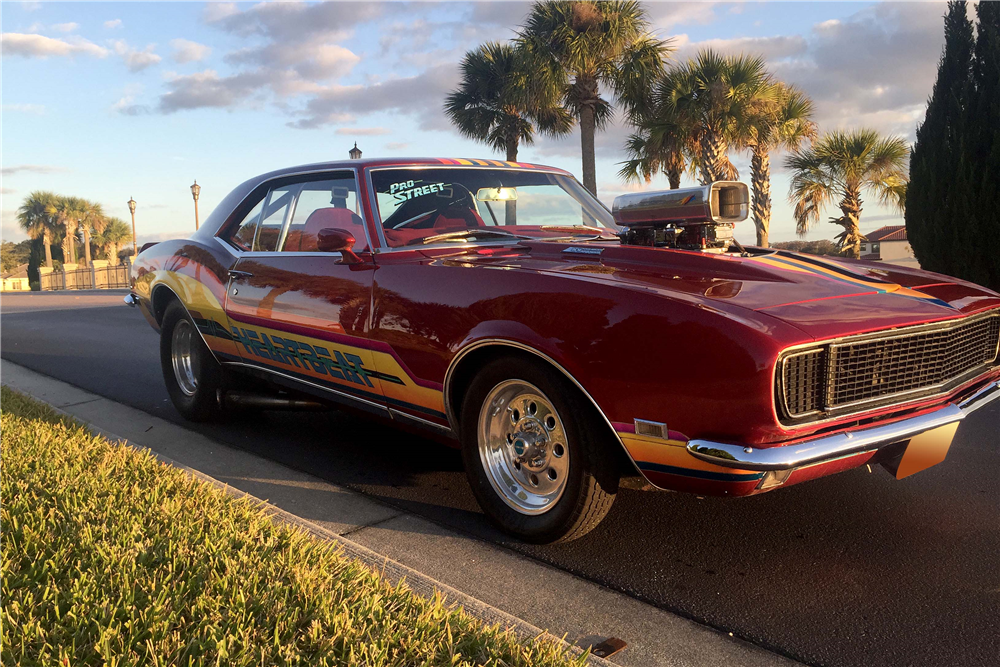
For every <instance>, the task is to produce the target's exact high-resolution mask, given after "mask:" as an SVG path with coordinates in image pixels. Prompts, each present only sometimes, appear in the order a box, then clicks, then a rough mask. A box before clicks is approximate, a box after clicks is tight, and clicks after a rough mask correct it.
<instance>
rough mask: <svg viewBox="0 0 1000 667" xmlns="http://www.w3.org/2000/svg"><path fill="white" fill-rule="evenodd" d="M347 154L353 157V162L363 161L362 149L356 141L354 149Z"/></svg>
mask: <svg viewBox="0 0 1000 667" xmlns="http://www.w3.org/2000/svg"><path fill="white" fill-rule="evenodd" d="M347 154H348V155H350V156H351V159H352V160H360V159H361V149H360V148H358V142H356V141H355V142H354V148H352V149H351V150H349V151H348V152H347Z"/></svg>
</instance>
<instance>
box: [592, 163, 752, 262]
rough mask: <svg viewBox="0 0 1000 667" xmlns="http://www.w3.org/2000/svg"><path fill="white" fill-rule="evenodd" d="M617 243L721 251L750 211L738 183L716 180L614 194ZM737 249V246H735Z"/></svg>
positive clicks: (746, 191) (726, 248)
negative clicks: (736, 226)
mask: <svg viewBox="0 0 1000 667" xmlns="http://www.w3.org/2000/svg"><path fill="white" fill-rule="evenodd" d="M611 212H612V215H614V217H615V222H616V223H617V224H618V225H619V226H620V227H623V228H624V229H623V230H622V232H621V234H620V235H619V238H620V239H621V242H622V245H631V246H644V247H650V248H679V249H681V250H695V251H701V252H709V253H725V252H728V251H729V248H730V246H731V245H735V246H736V247H737V248H740V246H739V244H738V243H737V242H736V240H735V239H734V238H733V229H734V227H735V225H736V223H737V222H742V221H743V220H746V219H747V215H748V214H749V212H750V191H749V189H748V188H747V186H746V185H745V184H744V183H739V182H737V181H716V182H715V183H709V184H708V185H703V186H701V187H697V188H685V189H680V190H660V191H656V192H637V193H634V194H627V195H621V196H620V197H616V198H615V202H614V205H613V207H612V211H611ZM740 249H742V248H740Z"/></svg>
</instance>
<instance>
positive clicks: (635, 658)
mask: <svg viewBox="0 0 1000 667" xmlns="http://www.w3.org/2000/svg"><path fill="white" fill-rule="evenodd" d="M0 381H2V382H3V384H5V385H7V386H8V387H10V388H12V389H15V390H17V391H20V392H22V393H25V394H27V395H29V396H33V397H34V398H37V399H39V400H41V401H44V402H46V403H49V404H50V405H52V406H54V407H56V408H58V409H59V410H61V411H63V412H65V413H67V414H69V415H71V416H73V417H75V418H76V419H78V420H80V421H82V422H85V423H87V424H89V425H90V426H91V427H92V428H93V429H95V430H97V431H100V432H101V433H103V434H104V435H106V436H108V437H110V438H112V439H121V440H127V441H128V442H129V444H131V445H133V446H140V447H145V448H149V449H150V450H152V451H153V452H154V453H155V454H157V455H158V456H159V457H160V458H162V459H164V460H167V461H168V462H170V463H173V464H175V465H179V466H181V467H185V468H188V469H190V470H191V471H192V472H193V474H196V475H198V476H201V477H203V478H205V479H207V480H208V481H213V482H215V481H216V480H217V481H218V482H221V483H224V484H226V485H228V486H229V487H231V488H232V489H236V490H238V491H239V492H243V493H247V494H250V495H252V496H254V497H256V498H258V499H266V501H267V502H268V503H269V504H270V505H271V506H272V507H273V509H272V511H273V513H275V514H276V515H277V516H278V517H279V518H281V519H283V520H288V521H292V522H295V523H297V524H299V525H302V526H303V527H305V528H306V529H308V530H310V531H311V532H313V533H314V534H315V535H317V536H318V537H321V538H324V539H331V540H334V541H337V542H340V543H341V544H343V545H344V547H345V549H346V550H347V552H348V553H349V554H351V555H352V556H354V557H357V558H360V559H362V560H364V561H365V562H367V563H369V564H372V565H374V566H376V567H378V568H379V569H382V570H384V572H385V574H386V576H388V577H390V578H391V579H398V578H405V579H406V580H407V582H408V583H409V584H410V585H411V587H412V588H414V589H415V590H417V591H418V592H420V593H423V594H429V593H430V592H432V591H433V590H435V589H437V590H440V591H441V592H442V593H444V594H445V595H446V596H447V597H448V598H449V599H450V600H452V601H454V602H457V603H459V604H462V605H463V606H464V607H465V608H466V610H467V611H469V612H470V613H472V614H473V615H476V616H479V617H481V618H483V619H484V620H487V621H488V622H491V623H501V624H503V625H506V626H511V627H514V628H515V630H517V631H519V632H521V633H522V634H524V635H537V634H539V633H540V632H541V630H539V629H544V630H547V631H548V632H549V633H551V634H553V635H555V636H557V637H561V636H565V637H566V639H567V641H569V642H570V643H572V644H575V645H577V646H591V645H593V644H598V643H600V642H602V641H604V640H605V639H607V638H609V637H617V638H621V639H622V640H624V641H625V642H627V648H625V650H623V651H621V652H620V653H617V654H615V655H613V656H611V658H610V659H609V661H602V660H595V662H597V663H601V664H607V662H610V663H614V664H617V665H623V666H632V665H656V666H659V665H670V666H673V665H676V666H688V665H690V666H696V665H697V666H715V665H726V666H727V667H740V666H746V667H751V666H764V665H774V666H778V665H780V666H788V665H795V664H798V663H795V662H793V661H791V660H789V659H787V658H784V657H781V656H778V655H776V654H774V653H771V652H768V651H766V650H764V649H761V648H759V647H757V646H754V645H752V644H749V643H746V642H743V641H740V640H738V639H734V638H732V637H730V636H727V635H725V634H723V633H720V632H718V631H716V630H713V629H711V628H708V627H705V626H703V625H700V624H698V623H696V622H694V621H691V620H688V619H685V618H682V617H680V616H677V615H675V614H671V613H669V612H666V611H663V610H661V609H658V608H656V607H652V606H650V605H647V604H644V603H642V602H639V601H638V600H635V599H633V598H630V597H628V596H625V595H622V594H620V593H617V592H615V591H611V590H609V589H607V588H604V587H602V586H600V585H598V584H595V583H593V582H590V581H587V580H585V579H581V578H578V577H575V576H573V575H571V574H569V573H567V572H564V571H562V570H558V569H556V568H553V567H550V566H548V565H545V564H543V563H540V562H538V561H534V560H531V559H529V558H526V557H524V556H521V555H519V554H515V553H512V552H510V551H508V550H506V549H503V548H500V547H497V546H495V545H492V544H488V543H485V542H482V541H480V540H477V539H474V538H471V537H468V536H466V535H464V534H461V533H457V532H455V531H452V530H449V529H446V528H443V527H441V526H439V525H437V524H434V523H432V522H429V521H427V520H425V519H422V518H420V517H418V516H415V515H412V514H408V513H404V512H400V511H399V510H396V509H394V508H392V507H389V506H387V505H384V504H382V503H380V502H378V501H376V500H373V499H371V498H369V497H368V496H365V495H362V494H359V493H356V492H354V491H351V490H348V489H345V488H342V487H338V486H334V485H332V484H329V483H327V482H324V481H322V480H320V479H318V478H315V477H312V476H310V475H308V474H305V473H301V472H298V471H295V470H291V469H289V468H286V467H285V466H282V465H280V464H277V463H274V462H273V461H270V460H268V459H265V458H262V457H259V456H256V455H254V454H250V453H247V452H244V451H241V450H239V449H234V448H231V447H228V446H225V445H221V444H219V443H217V442H215V441H213V440H211V439H209V438H207V437H205V436H203V435H200V434H198V433H195V432H193V431H190V430H187V429H185V428H183V427H181V426H177V425H175V424H171V423H170V422H167V421H164V420H162V419H158V418H156V417H153V416H151V415H149V414H147V413H145V412H142V411H140V410H136V409H134V408H130V407H128V406H125V405H122V404H120V403H115V402H113V401H110V400H108V399H105V398H103V397H101V396H98V395H96V394H92V393H89V392H86V391H83V390H82V389H79V388H77V387H74V386H72V385H69V384H66V383H64V382H61V381H59V380H55V379H53V378H50V377H48V376H45V375H41V374H39V373H36V372H34V371H31V370H28V369H26V368H24V367H21V366H18V365H16V364H12V363H10V362H8V361H2V362H0Z"/></svg>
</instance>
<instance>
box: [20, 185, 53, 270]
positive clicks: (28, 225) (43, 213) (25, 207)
mask: <svg viewBox="0 0 1000 667" xmlns="http://www.w3.org/2000/svg"><path fill="white" fill-rule="evenodd" d="M57 199H58V198H57V197H56V195H54V194H52V193H51V192H43V191H41V190H35V191H34V192H32V193H31V194H30V195H28V196H27V197H25V199H24V202H23V203H22V204H21V207H20V208H18V209H17V222H18V224H20V225H21V229H23V230H24V231H25V233H27V234H28V236H30V237H31V238H33V239H38V238H40V239H42V244H43V245H44V246H45V266H47V267H49V268H50V269H51V268H52V241H53V239H54V238H55V235H56V224H57V223H56V222H55V221H54V220H53V219H52V216H51V214H50V213H49V207H51V206H53V205H54V204H55V202H56V200H57Z"/></svg>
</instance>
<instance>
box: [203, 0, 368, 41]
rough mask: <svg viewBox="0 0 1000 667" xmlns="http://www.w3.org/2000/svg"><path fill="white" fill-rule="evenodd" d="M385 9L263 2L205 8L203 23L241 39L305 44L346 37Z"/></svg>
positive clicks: (347, 4)
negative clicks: (318, 37) (262, 38)
mask: <svg viewBox="0 0 1000 667" xmlns="http://www.w3.org/2000/svg"><path fill="white" fill-rule="evenodd" d="M384 10H385V7H384V6H382V5H379V4H376V3H370V2H329V3H320V4H305V3H267V2H262V3H259V4H256V5H253V6H251V7H249V8H247V9H240V8H239V7H238V6H237V5H235V4H233V3H212V4H209V5H208V6H206V8H205V12H204V14H203V17H204V19H205V21H206V22H208V23H209V24H211V25H215V26H216V27H218V28H221V29H222V30H225V31H226V32H230V33H233V34H236V35H242V36H244V37H246V36H250V35H262V36H265V37H268V38H270V39H273V40H275V41H280V42H285V43H292V42H302V41H308V40H309V38H311V37H313V36H315V35H324V36H326V37H329V36H331V34H339V35H341V36H343V35H345V34H346V33H347V31H349V30H350V29H351V28H352V27H353V26H354V25H356V24H358V23H361V22H363V21H367V20H371V19H374V18H376V17H378V16H379V15H380V14H381V13H382V12H383V11H384Z"/></svg>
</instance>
